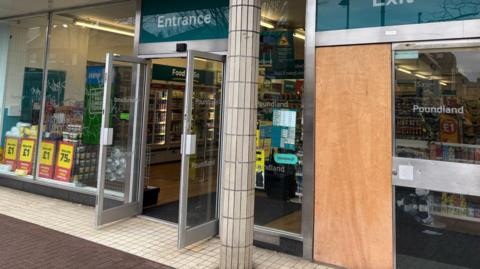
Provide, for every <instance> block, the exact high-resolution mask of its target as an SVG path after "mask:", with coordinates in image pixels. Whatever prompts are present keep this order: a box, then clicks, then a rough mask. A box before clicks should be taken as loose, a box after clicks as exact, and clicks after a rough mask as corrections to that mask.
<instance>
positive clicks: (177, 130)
mask: <svg viewBox="0 0 480 269" xmlns="http://www.w3.org/2000/svg"><path fill="white" fill-rule="evenodd" d="M184 88H185V85H184V84H183V83H180V82H173V81H159V80H153V81H152V83H151V89H150V100H149V104H150V106H149V119H148V122H149V124H148V132H147V137H148V141H147V144H148V146H149V148H150V149H151V153H150V154H151V163H152V164H155V163H162V162H169V161H178V160H180V153H179V150H180V137H181V133H182V128H183V105H184V91H185V89H184Z"/></svg>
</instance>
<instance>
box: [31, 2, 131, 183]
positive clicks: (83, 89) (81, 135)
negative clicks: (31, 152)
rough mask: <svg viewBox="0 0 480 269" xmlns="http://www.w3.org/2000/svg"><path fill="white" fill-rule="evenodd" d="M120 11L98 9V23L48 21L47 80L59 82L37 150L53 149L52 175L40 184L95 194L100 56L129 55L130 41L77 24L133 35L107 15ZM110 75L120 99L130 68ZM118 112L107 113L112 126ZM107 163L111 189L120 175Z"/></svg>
mask: <svg viewBox="0 0 480 269" xmlns="http://www.w3.org/2000/svg"><path fill="white" fill-rule="evenodd" d="M124 5H125V4H124ZM124 5H115V6H109V7H107V6H105V7H102V8H97V15H98V13H104V14H105V15H106V16H104V17H103V18H102V19H101V20H100V19H98V20H97V18H96V17H95V16H86V15H85V14H88V11H89V10H82V11H79V12H77V13H75V12H73V13H68V14H67V13H62V14H56V15H54V16H53V29H52V33H51V40H50V50H49V58H48V61H47V66H48V74H49V75H50V74H58V73H60V74H62V76H60V75H57V77H61V78H62V79H63V80H61V81H55V85H56V88H55V91H54V92H52V93H51V94H49V93H48V92H47V95H46V98H45V112H44V115H43V116H44V120H43V126H42V128H41V131H42V135H43V136H42V141H41V144H42V145H43V144H47V145H48V144H53V145H55V146H54V147H53V148H54V149H55V148H56V149H57V151H58V152H57V154H54V156H56V158H55V162H54V165H53V166H55V169H54V174H53V177H52V174H51V173H41V174H39V177H40V178H41V179H42V180H54V182H57V183H59V182H60V183H62V184H68V185H72V186H75V187H86V188H95V187H96V185H97V165H98V158H97V157H98V150H99V141H100V124H101V117H102V109H103V86H104V85H103V84H104V72H105V67H104V65H105V64H104V62H105V55H106V54H107V53H108V52H114V53H118V54H121V55H131V54H132V51H133V38H132V37H131V36H128V35H123V34H120V33H115V32H112V31H102V30H99V29H95V28H91V27H88V23H82V24H79V23H78V22H91V23H93V22H95V21H98V23H103V24H108V25H109V27H110V28H118V29H130V30H131V31H132V32H133V24H131V21H130V22H129V21H128V20H127V21H126V22H123V21H122V19H123V18H109V17H108V14H109V13H107V9H112V8H118V9H120V8H122V7H123V6H124ZM131 16H133V14H131ZM114 71H115V80H114V83H113V91H115V96H117V95H118V96H121V94H122V91H123V90H124V89H127V88H128V89H130V84H128V81H131V79H130V76H131V68H129V67H127V66H115V67H114ZM52 83H54V82H53V81H52ZM127 84H128V85H127ZM119 109H121V108H119ZM117 112H118V113H117ZM120 112H121V111H112V112H111V114H112V121H113V124H117V125H119V124H120V125H121V124H122V123H123V121H122V120H121V119H120V118H121V116H119V115H120V114H121V113H120ZM127 117H128V116H127ZM117 118H118V119H117ZM126 132H127V133H121V132H116V133H115V137H114V139H120V138H121V137H126V136H127V137H128V130H126ZM113 155H114V156H116V157H115V158H116V159H118V161H121V159H122V158H121V155H122V153H121V152H117V151H115V152H114V154H113ZM110 163H112V165H113V166H112V167H111V168H110V170H111V171H112V172H111V173H109V171H106V172H107V173H106V174H107V177H109V178H110V179H111V180H110V181H108V182H111V183H112V184H114V182H115V180H114V179H115V178H116V177H118V176H119V175H117V174H115V173H121V172H122V169H120V168H119V167H118V165H117V166H115V165H114V164H116V163H115V162H113V160H112V161H111V162H110ZM113 171H115V173H114V172H113ZM107 188H108V186H107ZM113 189H114V188H113Z"/></svg>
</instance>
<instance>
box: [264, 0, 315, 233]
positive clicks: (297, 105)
mask: <svg viewBox="0 0 480 269" xmlns="http://www.w3.org/2000/svg"><path fill="white" fill-rule="evenodd" d="M305 4H306V3H305V1H288V0H267V1H263V2H262V21H261V26H262V30H261V34H260V61H259V82H260V83H259V90H258V113H257V118H258V119H257V162H256V167H257V168H256V174H257V176H256V182H255V187H256V195H255V224H256V225H259V226H264V227H267V228H271V229H276V230H282V231H287V232H291V233H297V234H300V233H301V223H302V214H301V212H302V197H303V189H302V185H303V172H302V170H303V109H302V107H303V106H302V96H303V83H304V80H303V73H304V70H303V69H304V64H303V63H304V39H305V32H304V27H305Z"/></svg>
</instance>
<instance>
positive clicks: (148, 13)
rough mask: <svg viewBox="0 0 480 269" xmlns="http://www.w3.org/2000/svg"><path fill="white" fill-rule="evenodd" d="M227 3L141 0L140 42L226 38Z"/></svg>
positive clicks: (185, 0)
mask: <svg viewBox="0 0 480 269" xmlns="http://www.w3.org/2000/svg"><path fill="white" fill-rule="evenodd" d="M228 3H229V1H228V0H208V1H198V0H197V1H194V0H183V1H178V2H177V1H168V2H167V1H158V0H143V1H142V21H141V31H140V43H158V42H175V41H177V42H181V41H190V40H205V39H222V38H227V37H228Z"/></svg>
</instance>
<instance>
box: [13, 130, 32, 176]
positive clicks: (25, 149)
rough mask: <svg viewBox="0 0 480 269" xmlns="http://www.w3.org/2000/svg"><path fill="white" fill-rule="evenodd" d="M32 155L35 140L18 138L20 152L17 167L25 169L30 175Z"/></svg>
mask: <svg viewBox="0 0 480 269" xmlns="http://www.w3.org/2000/svg"><path fill="white" fill-rule="evenodd" d="M34 155H35V140H33V139H28V138H23V139H20V152H19V154H18V162H17V169H18V170H23V171H25V172H26V174H27V175H31V174H32V168H33V157H34Z"/></svg>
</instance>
